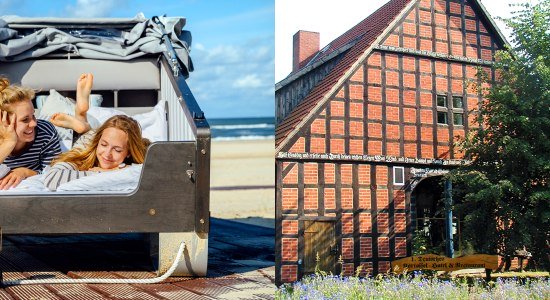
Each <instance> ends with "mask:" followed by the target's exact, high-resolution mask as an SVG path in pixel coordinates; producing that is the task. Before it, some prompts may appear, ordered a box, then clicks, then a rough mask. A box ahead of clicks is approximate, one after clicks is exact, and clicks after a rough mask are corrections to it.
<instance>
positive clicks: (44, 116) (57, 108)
mask: <svg viewBox="0 0 550 300" xmlns="http://www.w3.org/2000/svg"><path fill="white" fill-rule="evenodd" d="M74 107H75V103H74V102H73V101H72V100H71V99H69V98H67V97H64V96H62V95H61V94H59V93H58V92H57V91H56V90H53V89H52V90H50V95H49V96H48V97H47V98H46V100H45V101H44V103H43V104H42V107H41V109H40V112H39V114H38V119H41V120H47V121H49V120H50V117H51V116H52V115H53V114H55V113H65V114H68V115H70V116H74ZM55 129H56V130H57V133H58V134H59V137H60V138H61V140H62V141H64V140H69V141H72V140H73V131H72V130H71V129H67V128H62V127H57V126H55Z"/></svg>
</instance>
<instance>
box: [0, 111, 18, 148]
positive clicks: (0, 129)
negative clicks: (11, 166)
mask: <svg viewBox="0 0 550 300" xmlns="http://www.w3.org/2000/svg"><path fill="white" fill-rule="evenodd" d="M0 118H1V122H0V147H2V148H3V149H5V151H7V150H9V152H11V151H12V150H13V148H15V144H17V133H16V132H15V114H10V113H8V112H7V111H5V110H0ZM8 148H11V149H8Z"/></svg>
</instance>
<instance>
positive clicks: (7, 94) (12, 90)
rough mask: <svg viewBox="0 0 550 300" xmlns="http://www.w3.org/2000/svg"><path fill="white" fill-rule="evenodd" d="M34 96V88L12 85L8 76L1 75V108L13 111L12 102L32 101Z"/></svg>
mask: <svg viewBox="0 0 550 300" xmlns="http://www.w3.org/2000/svg"><path fill="white" fill-rule="evenodd" d="M33 98H34V90H32V89H30V88H26V87H21V86H17V85H13V84H11V85H10V81H9V79H8V78H6V77H0V109H1V110H6V111H8V112H13V111H12V109H11V107H10V104H14V103H18V102H22V101H31V100H32V99H33Z"/></svg>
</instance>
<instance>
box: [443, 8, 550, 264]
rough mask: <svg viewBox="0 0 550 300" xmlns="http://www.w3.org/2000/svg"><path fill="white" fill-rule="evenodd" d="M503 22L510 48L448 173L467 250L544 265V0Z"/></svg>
mask: <svg viewBox="0 0 550 300" xmlns="http://www.w3.org/2000/svg"><path fill="white" fill-rule="evenodd" d="M518 7H519V10H518V11H517V12H515V13H514V16H513V17H512V18H510V19H506V20H505V22H506V24H507V26H508V27H510V28H511V29H512V30H513V40H512V44H513V45H514V46H513V47H512V49H507V51H498V52H497V54H496V60H497V62H496V63H495V65H494V69H495V71H496V74H497V76H496V81H495V82H491V81H490V77H488V76H485V77H483V76H481V73H482V72H480V81H483V82H487V83H490V85H489V87H486V88H479V92H480V93H482V94H483V96H484V98H485V99H487V100H486V101H483V102H482V103H481V104H480V108H479V111H478V126H479V127H477V128H476V129H473V130H471V132H470V134H469V135H468V136H467V137H466V138H465V139H464V140H462V141H461V142H460V143H459V145H460V146H461V147H462V148H463V150H464V151H465V154H466V157H468V158H469V159H471V160H472V163H471V164H469V165H467V166H464V167H462V168H460V169H457V170H456V171H455V172H453V174H452V177H453V180H455V181H457V182H458V183H460V184H458V185H455V186H458V187H459V188H458V189H457V190H456V192H457V196H458V197H459V198H461V200H462V201H461V204H459V205H457V206H456V211H458V212H459V214H461V215H462V216H463V218H464V223H463V224H464V228H463V229H464V231H463V237H464V239H465V241H466V242H467V243H470V244H471V245H472V246H473V247H474V249H475V250H477V251H479V252H484V253H498V254H502V255H511V254H513V252H514V251H515V250H517V249H521V248H523V247H524V246H525V247H527V249H528V250H529V251H531V252H532V254H533V259H534V260H535V261H536V262H537V263H538V266H539V267H544V268H548V267H549V266H550V264H549V260H548V256H549V251H548V247H549V245H548V243H549V241H550V238H549V237H550V209H549V202H550V190H549V183H550V140H549V136H548V134H549V133H550V89H549V88H550V56H549V55H548V51H550V0H541V1H539V2H538V3H537V4H535V5H529V4H522V5H519V6H518Z"/></svg>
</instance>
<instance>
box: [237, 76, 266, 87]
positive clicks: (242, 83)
mask: <svg viewBox="0 0 550 300" xmlns="http://www.w3.org/2000/svg"><path fill="white" fill-rule="evenodd" d="M260 86H262V81H261V79H260V78H258V75H256V74H249V75H246V76H245V77H243V78H240V79H237V80H236V81H235V82H234V83H233V87H236V88H257V87H260Z"/></svg>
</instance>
